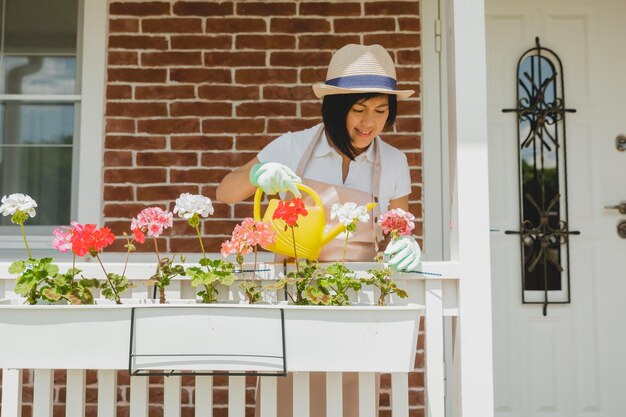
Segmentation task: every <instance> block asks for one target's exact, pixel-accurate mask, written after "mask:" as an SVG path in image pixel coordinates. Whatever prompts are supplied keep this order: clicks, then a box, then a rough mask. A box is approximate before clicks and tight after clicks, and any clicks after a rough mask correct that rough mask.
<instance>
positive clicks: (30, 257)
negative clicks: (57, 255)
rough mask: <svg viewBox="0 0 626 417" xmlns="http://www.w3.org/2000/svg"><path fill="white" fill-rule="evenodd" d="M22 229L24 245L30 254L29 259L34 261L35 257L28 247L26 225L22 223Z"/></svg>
mask: <svg viewBox="0 0 626 417" xmlns="http://www.w3.org/2000/svg"><path fill="white" fill-rule="evenodd" d="M20 228H21V229H22V237H23V238H24V245H25V246H26V252H28V259H33V255H31V254H30V248H29V247H28V242H27V241H26V231H25V230H24V223H20Z"/></svg>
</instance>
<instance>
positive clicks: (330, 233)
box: [322, 203, 376, 246]
mask: <svg viewBox="0 0 626 417" xmlns="http://www.w3.org/2000/svg"><path fill="white" fill-rule="evenodd" d="M375 206H376V203H369V204H367V205H366V206H365V209H366V210H367V211H370V210H371V209H373V208H374V207H375ZM344 230H346V226H345V225H344V224H343V223H339V224H337V226H335V227H333V228H332V229H331V230H329V231H328V233H326V234H325V235H323V236H322V246H324V245H326V244H327V243H328V242H330V241H331V240H333V239H334V238H336V237H337V236H338V235H339V234H340V233H341V232H343V231H344Z"/></svg>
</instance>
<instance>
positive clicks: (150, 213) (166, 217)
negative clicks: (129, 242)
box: [130, 207, 173, 243]
mask: <svg viewBox="0 0 626 417" xmlns="http://www.w3.org/2000/svg"><path fill="white" fill-rule="evenodd" d="M172 217H173V216H172V213H170V212H169V211H165V210H163V209H161V208H159V207H148V208H145V209H143V210H141V211H140V212H139V214H138V215H137V217H135V218H134V219H133V220H132V222H131V224H130V230H131V231H132V232H133V237H134V239H135V240H136V241H137V242H139V243H143V242H145V240H146V236H145V233H147V234H148V236H150V237H159V236H161V234H162V233H163V231H164V230H165V229H167V228H169V227H172V224H173V219H172Z"/></svg>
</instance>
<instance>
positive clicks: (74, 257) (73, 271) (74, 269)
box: [72, 252, 76, 281]
mask: <svg viewBox="0 0 626 417" xmlns="http://www.w3.org/2000/svg"><path fill="white" fill-rule="evenodd" d="M75 276H76V254H75V253H74V252H72V281H74V277H75Z"/></svg>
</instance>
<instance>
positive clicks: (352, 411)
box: [256, 125, 383, 417]
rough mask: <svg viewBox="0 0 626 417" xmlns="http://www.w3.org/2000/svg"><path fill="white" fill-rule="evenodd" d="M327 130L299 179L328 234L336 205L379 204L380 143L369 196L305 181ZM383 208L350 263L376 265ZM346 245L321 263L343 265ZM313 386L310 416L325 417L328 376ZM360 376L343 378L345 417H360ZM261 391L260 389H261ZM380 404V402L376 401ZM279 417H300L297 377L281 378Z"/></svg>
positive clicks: (336, 246)
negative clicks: (319, 206) (318, 201)
mask: <svg viewBox="0 0 626 417" xmlns="http://www.w3.org/2000/svg"><path fill="white" fill-rule="evenodd" d="M323 132H324V126H323V125H322V126H321V128H320V129H319V131H318V132H317V133H316V135H315V137H314V138H313V140H312V141H311V143H310V144H309V146H308V147H307V149H306V151H305V152H304V155H303V156H302V159H301V160H300V162H299V163H298V166H297V168H296V175H298V176H299V177H300V178H302V182H303V183H304V184H305V185H308V186H309V187H311V188H313V189H314V190H315V191H316V192H317V193H318V194H319V196H320V199H321V200H322V203H323V205H324V212H325V215H326V229H325V232H328V230H330V229H332V228H333V227H334V226H335V225H336V224H337V223H338V219H334V220H331V219H330V208H331V207H332V205H333V204H335V203H339V204H345V203H347V202H350V201H351V202H354V203H356V204H357V205H359V206H362V205H365V204H368V203H372V202H375V203H378V195H379V192H380V170H381V168H380V152H379V149H378V141H377V140H374V142H373V143H372V146H374V155H375V156H374V175H373V184H372V190H373V193H367V192H364V191H360V190H354V189H351V188H346V187H342V186H339V185H333V184H328V183H324V182H320V181H314V180H310V179H306V178H303V174H304V170H305V168H306V166H307V164H308V163H309V160H310V159H311V156H312V155H313V151H314V150H315V147H316V146H317V144H318V143H319V141H320V140H323V139H322V138H324V135H323V134H322V133H323ZM302 199H303V200H304V202H305V204H307V205H313V204H314V203H313V200H312V198H311V197H310V196H307V195H305V194H304V193H303V195H302ZM379 213H380V208H379V206H378V205H376V207H374V208H373V209H372V212H371V213H370V221H369V222H368V223H361V222H358V223H357V229H356V231H355V232H353V233H352V234H351V235H350V238H349V240H348V247H347V251H346V259H345V260H346V261H352V262H373V261H374V257H375V256H376V252H377V250H378V241H380V240H382V237H383V234H382V231H381V230H380V228H379V227H378V226H377V224H376V219H377V217H378V216H379ZM344 243H345V235H344V234H340V235H339V236H338V237H337V238H335V239H333V240H331V241H330V242H329V243H328V244H327V245H326V246H324V248H322V251H321V253H320V256H319V258H318V260H319V261H321V262H322V261H326V262H334V261H341V259H342V257H343V250H344ZM309 376H310V380H309V386H310V392H309V395H310V415H311V416H312V417H324V416H325V415H326V373H325V372H311V373H310V374H309ZM358 381H359V380H358V373H355V372H344V374H343V415H344V417H357V416H358V415H359V406H358V404H359V388H358V387H359V385H358ZM379 382H380V380H379V378H376V393H377V395H378V391H379V390H378V386H379ZM257 389H258V388H257ZM259 399H260V395H257V405H256V411H257V414H256V415H257V416H258V415H259V409H260V407H259V402H258V400H259ZM376 403H377V404H378V400H376ZM277 407H278V417H291V416H294V417H297V416H298V414H297V413H293V377H292V375H291V374H289V375H288V376H287V377H286V378H278V404H277Z"/></svg>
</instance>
